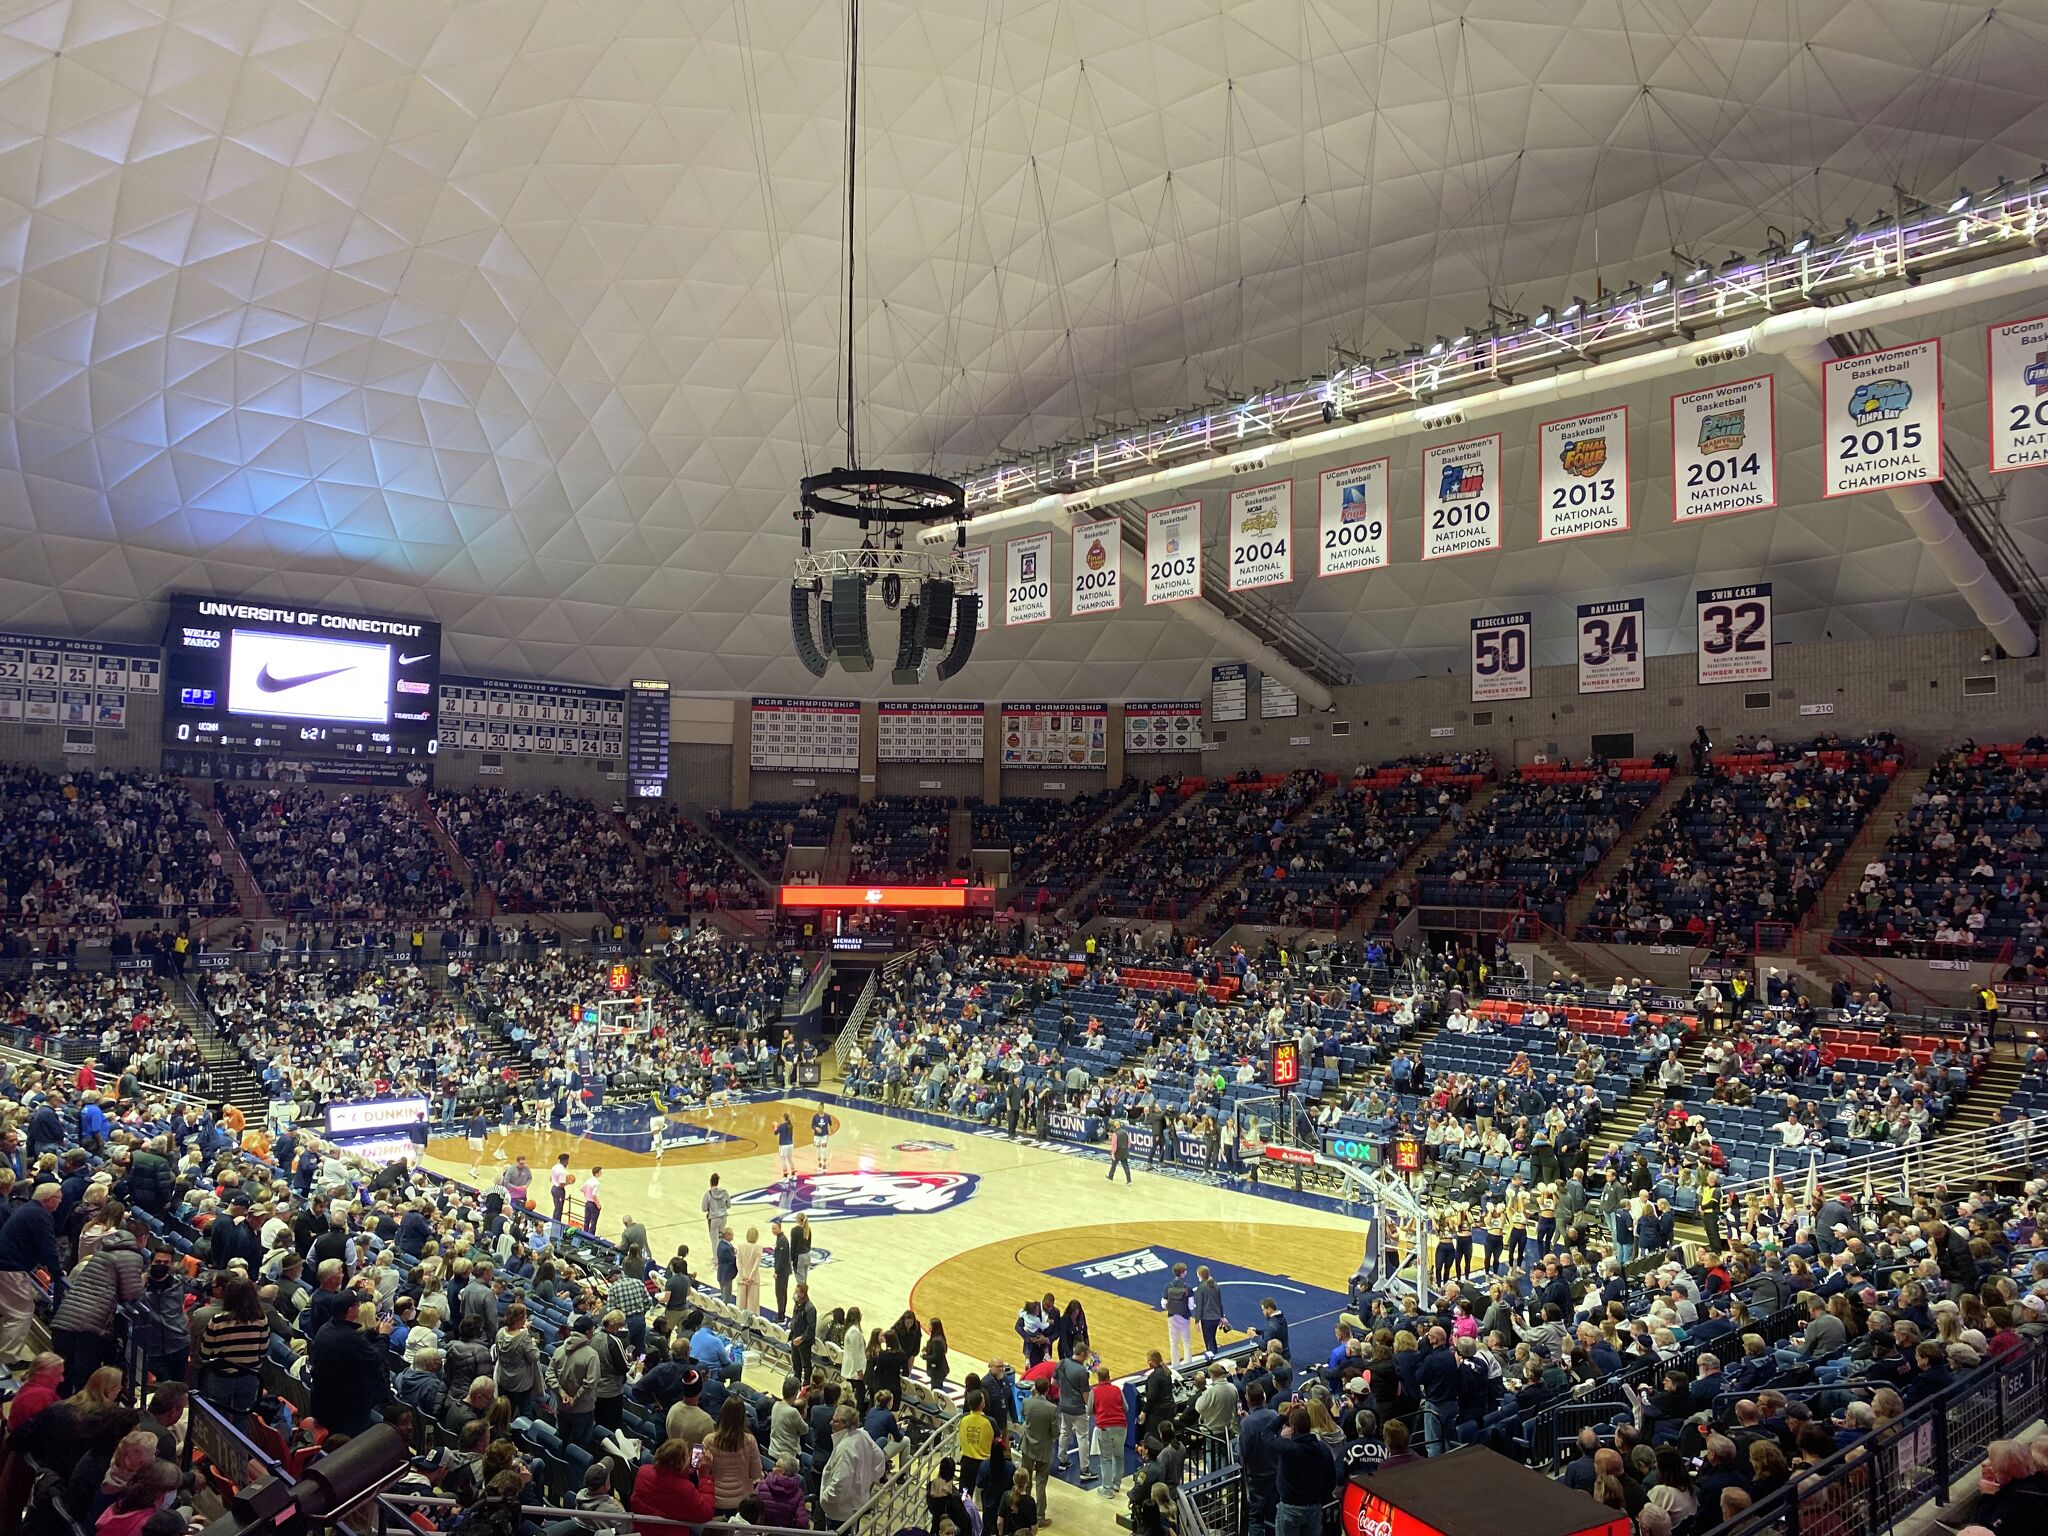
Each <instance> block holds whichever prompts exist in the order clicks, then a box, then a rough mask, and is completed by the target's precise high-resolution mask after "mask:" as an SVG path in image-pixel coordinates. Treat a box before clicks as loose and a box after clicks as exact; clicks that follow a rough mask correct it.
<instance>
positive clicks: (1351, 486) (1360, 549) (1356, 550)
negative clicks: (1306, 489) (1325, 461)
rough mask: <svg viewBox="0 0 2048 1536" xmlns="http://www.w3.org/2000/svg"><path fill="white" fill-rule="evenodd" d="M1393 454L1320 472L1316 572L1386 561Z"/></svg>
mask: <svg viewBox="0 0 2048 1536" xmlns="http://www.w3.org/2000/svg"><path fill="white" fill-rule="evenodd" d="M1393 469H1394V461H1393V460H1392V459H1367V460H1366V461H1365V462H1364V463H1363V464H1346V465H1345V466H1344V467H1343V468H1342V469H1326V470H1324V471H1323V473H1322V479H1321V485H1320V495H1319V497H1318V502H1319V516H1318V520H1317V526H1316V535H1317V536H1316V575H1318V576H1350V575H1354V574H1356V573H1357V572H1359V571H1378V570H1384V569H1385V568H1386V564H1387V552H1388V540H1387V528H1388V526H1389V525H1390V524H1391V523H1392V521H1393V519H1392V517H1391V516H1390V515H1389V507H1390V497H1389V495H1388V485H1389V483H1390V482H1391V481H1392V479H1393Z"/></svg>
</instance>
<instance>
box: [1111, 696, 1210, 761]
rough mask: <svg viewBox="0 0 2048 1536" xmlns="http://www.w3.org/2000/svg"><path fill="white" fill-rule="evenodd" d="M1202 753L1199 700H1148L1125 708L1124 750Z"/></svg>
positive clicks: (1129, 751)
mask: <svg viewBox="0 0 2048 1536" xmlns="http://www.w3.org/2000/svg"><path fill="white" fill-rule="evenodd" d="M1201 750H1202V701H1201V700H1200V699H1169V700H1165V701H1160V700H1148V701H1142V702H1137V703H1131V704H1126V705H1125V706H1124V751H1125V752H1127V753H1131V754H1137V753H1141V752H1199V751H1201Z"/></svg>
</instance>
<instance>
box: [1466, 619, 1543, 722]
mask: <svg viewBox="0 0 2048 1536" xmlns="http://www.w3.org/2000/svg"><path fill="white" fill-rule="evenodd" d="M1534 635H1535V624H1534V621H1533V618H1532V616H1531V615H1529V614H1527V613H1496V614H1491V615H1489V616H1487V617H1486V618H1483V619H1474V620H1473V621H1472V702H1473V703H1474V704H1484V703H1486V702H1488V701H1489V700H1492V699H1526V698H1528V697H1529V647H1530V642H1531V640H1532V639H1533V638H1534Z"/></svg>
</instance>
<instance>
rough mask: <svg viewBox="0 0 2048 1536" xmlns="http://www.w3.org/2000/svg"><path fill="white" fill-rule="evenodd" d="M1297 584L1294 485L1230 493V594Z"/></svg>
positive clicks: (1278, 484)
mask: <svg viewBox="0 0 2048 1536" xmlns="http://www.w3.org/2000/svg"><path fill="white" fill-rule="evenodd" d="M1292 580H1294V482H1293V481H1292V480H1275V481H1274V482H1273V483H1272V484H1270V485H1251V486H1246V487H1245V488H1244V489H1243V490H1241V491H1232V492H1231V493H1230V577H1229V585H1230V590H1231V591H1233V592H1247V591H1250V590H1251V589H1252V588H1253V587H1279V586H1285V585H1286V584H1287V583H1288V582H1290V581H1292Z"/></svg>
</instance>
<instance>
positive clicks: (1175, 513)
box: [1145, 501, 1202, 603]
mask: <svg viewBox="0 0 2048 1536" xmlns="http://www.w3.org/2000/svg"><path fill="white" fill-rule="evenodd" d="M1201 595H1202V504H1201V503H1200V502H1199V501H1188V502H1182V503H1181V504H1180V505H1179V506H1177V507H1158V508H1155V509H1154V510H1152V511H1150V512H1147V513H1146V514H1145V601H1146V602H1147V603H1184V602H1186V601H1187V600H1188V599H1189V598H1191V597H1200V596H1201Z"/></svg>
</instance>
